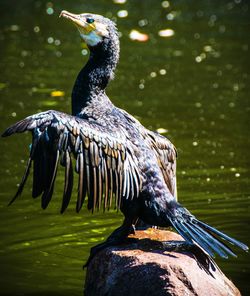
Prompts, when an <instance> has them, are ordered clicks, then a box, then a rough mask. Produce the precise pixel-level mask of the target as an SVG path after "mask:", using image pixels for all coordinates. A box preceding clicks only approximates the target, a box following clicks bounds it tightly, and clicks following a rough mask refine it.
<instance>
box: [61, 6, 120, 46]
mask: <svg viewBox="0 0 250 296" xmlns="http://www.w3.org/2000/svg"><path fill="white" fill-rule="evenodd" d="M61 16H62V17H64V18H67V19H68V20H70V21H71V22H72V23H73V24H74V25H76V27H77V29H78V30H79V32H80V35H81V37H82V39H83V40H84V41H85V42H86V43H87V45H88V46H90V47H94V46H96V45H98V44H101V43H108V41H109V40H113V41H117V42H118V35H117V30H116V25H115V23H114V22H112V21H111V20H110V19H108V18H105V17H103V16H101V15H98V14H92V13H82V14H73V13H70V12H68V11H66V10H63V11H62V12H61V14H60V17H61ZM114 39H116V40H114Z"/></svg>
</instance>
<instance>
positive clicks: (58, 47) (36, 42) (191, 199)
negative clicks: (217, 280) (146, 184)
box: [0, 0, 250, 295]
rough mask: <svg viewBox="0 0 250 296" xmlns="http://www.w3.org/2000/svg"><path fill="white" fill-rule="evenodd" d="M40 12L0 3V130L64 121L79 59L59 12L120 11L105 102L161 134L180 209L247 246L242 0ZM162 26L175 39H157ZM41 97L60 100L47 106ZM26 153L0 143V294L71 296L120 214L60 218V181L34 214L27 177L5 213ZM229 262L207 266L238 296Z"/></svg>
mask: <svg viewBox="0 0 250 296" xmlns="http://www.w3.org/2000/svg"><path fill="white" fill-rule="evenodd" d="M52 4H53V5H52ZM52 4H51V3H49V2H46V1H28V0H21V1H7V0H1V2H0V14H1V17H0V42H1V47H0V51H1V61H0V66H1V76H0V96H1V100H0V112H1V121H0V130H1V131H3V130H4V128H5V127H7V126H8V125H10V124H11V123H13V122H15V121H16V120H18V119H21V118H23V117H25V116H27V115H30V114H32V113H35V112H38V111H41V110H46V109H57V110H61V111H65V112H70V94H71V88H72V85H73V82H74V79H75V77H76V74H77V72H78V71H79V70H80V68H81V66H82V64H84V63H85V62H86V60H87V55H85V54H86V50H84V48H83V47H82V45H81V44H80V38H79V36H78V33H77V32H76V29H75V28H74V27H72V26H71V25H70V24H69V23H68V22H66V21H65V20H63V19H59V18H58V15H59V13H60V11H61V10H62V9H67V10H69V11H72V12H75V13H79V12H88V11H91V12H96V13H100V14H104V15H107V16H109V17H110V16H117V12H118V11H119V10H127V11H128V16H127V17H126V18H118V19H117V24H118V27H119V30H120V31H121V33H122V37H121V59H120V64H119V67H118V70H117V75H116V79H115V81H113V82H112V83H111V85H110V87H109V89H108V94H109V96H110V97H111V98H112V100H113V102H114V103H115V104H116V105H118V106H119V107H122V108H124V109H126V110H127V111H128V112H130V113H132V114H133V115H135V116H136V117H137V118H138V119H139V120H141V122H142V123H143V124H144V125H145V126H146V127H148V128H152V129H158V128H165V129H167V130H168V132H167V135H168V136H169V137H170V139H171V140H172V141H173V142H174V143H175V145H176V146H177V148H178V151H179V159H178V188H179V190H178V195H179V200H180V201H181V203H182V204H184V205H185V206H186V207H188V209H189V210H190V211H192V213H194V214H195V215H197V216H198V217H199V218H200V219H202V220H204V221H206V222H209V223H210V224H211V225H213V226H215V227H217V228H218V229H221V230H223V231H225V232H226V233H228V234H229V235H231V236H233V237H235V238H237V239H239V240H241V241H243V242H245V243H246V244H248V245H250V238H249V231H250V227H249V222H250V221H249V220H250V219H249V214H250V210H249V207H250V185H249V176H250V174H249V149H250V141H249V130H250V124H249V111H250V107H249V90H250V83H249V73H248V71H249V66H250V65H249V49H248V42H249V22H250V17H249V11H248V9H249V7H248V1H246V0H245V1H244V0H242V1H240V0H237V1H236V0H235V1H230V0H228V1H205V0H203V1H195V0H189V1H184V0H179V1H177V0H176V1H170V7H167V8H163V7H162V4H161V1H153V0H150V1H149V0H147V1H127V3H125V4H120V5H118V4H114V3H113V2H112V1H111V0H110V1H104V0H103V1H100V0H99V1H97V0H95V1H93V0H92V1H66V0H64V1H62V0H61V1H56V2H55V3H52ZM164 4H165V6H167V4H168V3H167V2H166V1H165V2H164ZM166 15H167V17H166ZM138 22H139V24H140V25H139V24H138ZM142 25H143V26H142ZM166 28H170V29H172V30H174V33H175V34H174V35H173V36H172V37H168V38H161V37H159V36H158V31H159V30H161V29H166ZM132 29H137V30H139V31H141V32H144V33H147V34H149V37H150V38H149V41H147V42H144V43H142V42H137V41H132V40H130V39H129V37H128V35H129V32H130V31H131V30H132ZM82 50H83V51H82ZM160 73H161V74H160ZM162 74H165V75H162ZM53 90H59V91H63V92H65V95H64V96H63V97H52V96H51V92H52V91H53ZM29 143H30V135H28V134H22V135H16V136H13V137H11V138H9V139H1V140H0V151H1V167H0V186H1V190H0V195H1V199H0V215H1V225H0V231H1V242H0V243H1V248H0V255H1V258H0V268H1V277H0V287H1V288H0V294H1V295H81V293H82V287H83V281H84V272H83V271H82V265H83V263H84V262H85V260H86V258H87V256H88V252H89V249H90V247H91V246H93V245H95V244H97V243H98V242H101V241H102V240H103V239H104V238H105V237H107V235H108V234H110V233H111V231H112V230H113V229H114V228H116V227H117V226H119V224H120V223H121V220H122V215H121V214H117V213H116V212H110V213H106V214H105V215H104V214H102V213H96V214H94V215H92V214H90V213H88V212H87V210H86V209H84V210H82V211H81V213H80V214H76V213H74V206H75V204H74V203H72V204H71V206H70V208H69V210H68V211H67V212H66V213H65V214H64V215H60V214H59V209H60V202H61V196H62V188H63V173H62V172H61V173H60V174H59V176H58V180H57V183H56V188H55V194H54V198H53V201H52V202H51V204H50V206H49V208H48V209H47V210H46V211H43V210H41V209H40V201H39V199H37V200H33V199H32V198H31V179H29V181H28V184H27V185H28V186H27V187H26V189H25V190H24V193H23V195H22V197H21V198H20V199H19V200H18V201H17V202H16V203H14V204H13V205H12V206H11V207H7V206H6V205H7V203H8V201H9V200H10V198H11V196H13V194H14V192H15V190H16V186H17V184H18V182H20V178H21V175H22V172H23V170H24V162H25V161H26V158H27V154H28V145H29ZM238 254H239V256H238V258H237V259H229V260H227V261H225V260H221V259H219V258H218V259H217V260H216V261H217V263H218V264H219V266H220V267H221V268H222V270H223V271H224V272H225V273H226V275H227V276H228V277H229V278H231V279H232V280H233V281H234V283H235V284H236V285H237V286H238V287H239V289H240V290H241V291H242V293H243V295H250V288H249V279H250V267H249V265H250V260H249V255H248V254H245V253H243V252H241V251H239V252H238Z"/></svg>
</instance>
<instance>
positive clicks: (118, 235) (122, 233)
mask: <svg viewBox="0 0 250 296" xmlns="http://www.w3.org/2000/svg"><path fill="white" fill-rule="evenodd" d="M133 222H134V219H129V218H125V219H124V221H123V224H122V225H121V226H120V227H118V228H117V229H116V230H114V231H113V232H112V234H111V235H110V236H109V237H108V238H107V240H106V241H105V242H103V243H101V244H98V245H96V246H94V247H92V248H91V250H90V255H89V258H88V260H87V262H86V263H85V264H84V266H83V268H85V267H88V265H89V263H90V261H91V260H92V259H93V257H94V256H95V255H96V254H97V253H99V252H100V251H102V250H103V249H105V248H107V247H110V246H115V245H120V244H122V243H123V242H124V241H125V240H126V238H127V236H128V235H129V234H131V233H134V227H133Z"/></svg>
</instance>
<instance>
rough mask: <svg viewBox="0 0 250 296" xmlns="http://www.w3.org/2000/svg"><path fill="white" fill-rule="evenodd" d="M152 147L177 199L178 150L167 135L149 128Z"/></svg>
mask: <svg viewBox="0 0 250 296" xmlns="http://www.w3.org/2000/svg"><path fill="white" fill-rule="evenodd" d="M147 136H148V138H149V140H150V145H151V148H152V149H153V150H154V152H155V154H156V157H157V159H158V164H159V166H160V169H161V172H162V174H163V177H164V180H165V182H166V184H167V186H168V189H169V191H170V192H171V193H172V195H173V196H174V197H175V198H176V199H177V183H176V158H177V151H176V148H175V147H174V145H173V144H172V143H171V142H170V141H169V140H168V139H167V138H165V137H163V136H161V135H160V134H158V133H156V132H152V131H149V130H147Z"/></svg>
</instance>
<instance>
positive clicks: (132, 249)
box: [84, 229, 241, 296]
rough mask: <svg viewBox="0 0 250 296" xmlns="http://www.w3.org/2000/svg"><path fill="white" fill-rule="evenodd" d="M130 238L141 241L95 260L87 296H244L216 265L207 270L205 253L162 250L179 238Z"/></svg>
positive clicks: (163, 234)
mask: <svg viewBox="0 0 250 296" xmlns="http://www.w3.org/2000/svg"><path fill="white" fill-rule="evenodd" d="M131 237H133V238H137V239H138V241H136V242H134V240H133V242H132V243H128V244H124V245H122V246H116V247H109V248H107V249H105V250H103V251H101V252H100V253H98V254H97V255H96V256H95V257H94V258H93V260H92V261H91V263H90V265H89V267H88V270H87V275H86V281H85V290H84V295H85V296H104V295H105V296H147V295H150V296H166V295H171V296H177V295H178V296H180V295H181V296H184V295H188V296H193V295H195V296H200V295H202V296H211V295H213V296H224V295H225V296H226V295H227V296H233V295H234V296H235V295H241V294H240V292H239V290H238V289H237V288H236V287H235V286H234V284H233V283H232V282H231V281H230V280H229V279H228V278H227V277H226V276H225V275H224V274H223V273H222V272H221V270H220V269H219V268H218V266H217V265H216V264H215V263H214V264H212V265H211V266H210V267H208V265H207V263H206V261H205V260H204V258H207V257H206V255H204V253H203V252H201V251H199V252H200V254H199V252H198V253H197V256H194V255H193V253H191V252H189V251H178V252H177V251H171V252H168V251H165V250H163V243H161V242H163V241H183V239H182V238H181V236H180V235H178V234H176V233H174V232H170V231H165V230H158V229H148V230H146V231H136V234H135V235H133V236H131ZM201 254H203V255H202V256H203V258H202V256H201V257H200V255H201ZM197 258H199V259H197Z"/></svg>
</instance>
